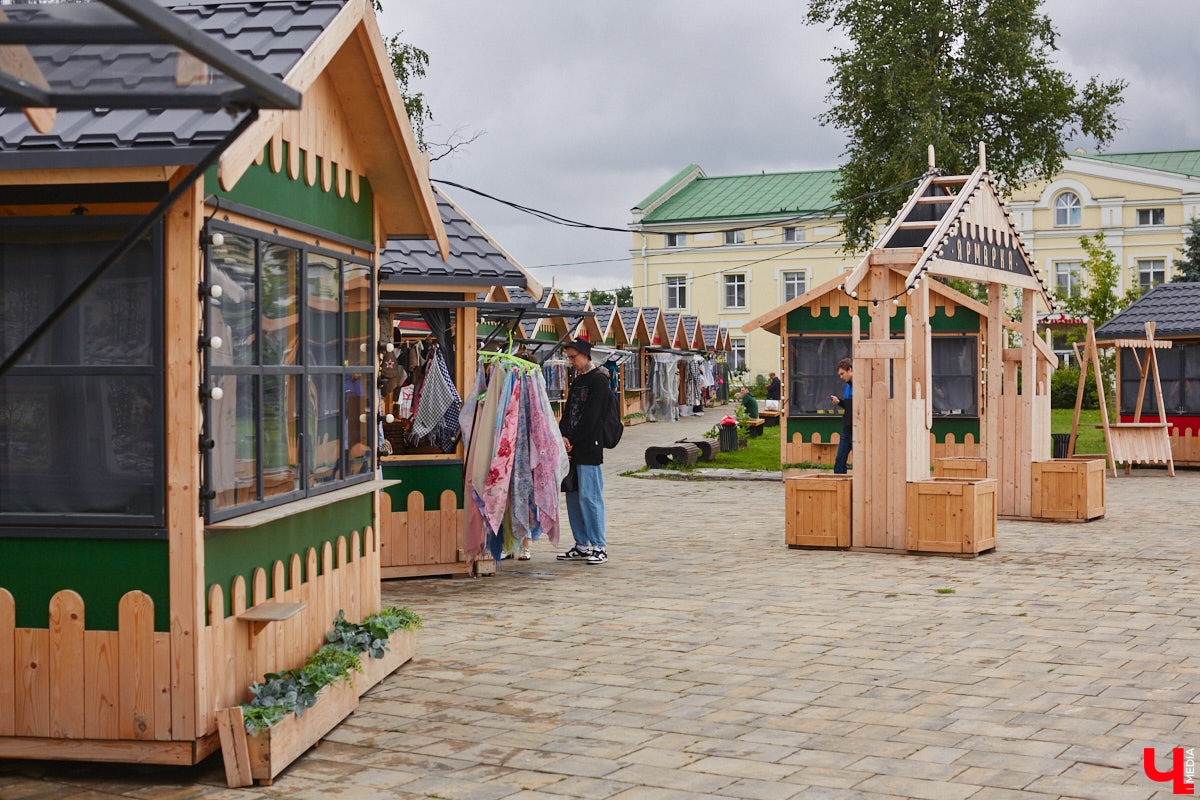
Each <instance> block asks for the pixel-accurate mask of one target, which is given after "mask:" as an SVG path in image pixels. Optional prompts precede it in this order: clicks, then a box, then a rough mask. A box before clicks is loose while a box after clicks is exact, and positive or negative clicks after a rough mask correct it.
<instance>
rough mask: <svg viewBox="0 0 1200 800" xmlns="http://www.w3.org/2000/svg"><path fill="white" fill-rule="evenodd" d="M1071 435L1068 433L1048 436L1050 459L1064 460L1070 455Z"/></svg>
mask: <svg viewBox="0 0 1200 800" xmlns="http://www.w3.org/2000/svg"><path fill="white" fill-rule="evenodd" d="M1070 447H1071V434H1069V433H1052V434H1050V457H1051V458H1066V457H1067V456H1069V455H1071V452H1070Z"/></svg>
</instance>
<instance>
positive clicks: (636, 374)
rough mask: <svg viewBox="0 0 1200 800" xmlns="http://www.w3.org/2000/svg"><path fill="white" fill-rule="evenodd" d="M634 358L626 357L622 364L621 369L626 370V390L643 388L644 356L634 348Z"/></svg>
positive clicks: (624, 379)
mask: <svg viewBox="0 0 1200 800" xmlns="http://www.w3.org/2000/svg"><path fill="white" fill-rule="evenodd" d="M632 352H633V358H627V359H625V361H624V363H622V365H621V369H622V370H624V372H625V377H624V378H623V381H624V385H625V391H632V390H634V389H641V388H642V356H641V354H640V353H639V352H638V351H637V350H633V351H632Z"/></svg>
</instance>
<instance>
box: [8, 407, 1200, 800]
mask: <svg viewBox="0 0 1200 800" xmlns="http://www.w3.org/2000/svg"><path fill="white" fill-rule="evenodd" d="M719 416H720V414H716V415H714V413H713V412H712V411H710V412H709V413H708V414H707V415H706V416H705V417H703V418H701V419H688V420H684V421H682V422H680V423H678V424H674V425H667V424H653V425H650V424H648V425H642V426H638V427H636V428H631V429H629V430H628V431H627V432H626V435H625V440H624V441H623V443H622V445H621V447H620V448H619V449H618V450H617V451H615V452H613V453H610V454H609V455H610V458H609V462H610V463H608V464H606V467H605V480H606V482H607V491H606V495H607V498H608V536H609V543H610V545H609V552H610V555H611V560H610V561H609V563H608V564H606V565H603V566H588V565H584V564H567V563H559V562H556V561H555V560H554V554H553V552H552V550H551V548H550V547H549V545H548V544H545V543H540V542H539V543H538V544H536V545H535V548H534V556H533V560H532V561H529V562H525V563H519V564H517V563H514V562H511V561H509V562H505V564H504V568H503V570H502V571H501V573H500V574H499V575H497V576H495V577H492V578H486V579H480V580H420V581H407V582H404V581H393V582H389V583H387V584H385V588H384V597H385V600H386V601H389V602H392V603H400V604H406V605H409V606H410V607H412V608H414V609H415V610H417V611H418V612H419V613H420V614H421V615H422V616H423V617H424V619H425V620H426V628H425V630H424V632H423V633H422V635H421V637H420V641H419V645H418V653H417V657H416V659H415V660H414V661H413V662H411V663H410V664H408V665H406V666H405V667H403V668H402V669H401V670H399V671H398V672H397V673H395V674H394V675H392V676H391V677H390V678H389V679H388V680H387V681H385V682H384V683H383V684H381V685H380V686H378V687H376V689H374V690H373V691H372V692H371V693H370V694H368V695H367V696H366V697H365V698H364V700H363V703H362V705H361V706H360V708H359V710H358V711H357V712H356V713H355V714H354V715H353V716H351V717H350V718H349V719H348V720H347V721H346V722H345V723H343V724H342V725H341V726H340V727H338V728H337V729H336V730H335V731H334V732H333V733H332V734H331V735H330V736H329V737H328V738H327V739H326V740H325V741H323V742H322V743H321V744H320V745H319V746H318V747H317V748H315V749H314V750H312V751H310V752H309V753H308V754H307V755H306V756H305V757H304V758H302V759H301V760H300V761H298V762H296V763H295V764H294V765H293V766H292V767H291V768H290V769H289V770H288V771H287V772H286V773H285V774H284V775H283V776H281V778H280V779H279V780H278V781H277V782H276V783H275V784H274V785H273V786H270V787H256V788H254V789H247V790H228V789H225V788H224V785H223V772H222V771H221V768H220V765H219V763H218V762H217V761H216V760H210V761H209V762H206V764H204V765H202V766H201V767H198V768H195V769H166V768H159V767H117V766H96V765H72V764H65V763H55V762H46V763H37V762H12V763H9V764H0V798H3V800H18V798H23V799H25V800H32V799H33V798H55V800H58V799H59V798H63V799H65V800H102V799H107V800H112V798H114V797H116V796H121V797H136V798H144V799H145V800H184V799H185V798H194V797H205V798H266V797H272V798H314V800H315V799H316V798H330V799H332V798H339V799H340V798H346V799H347V800H351V799H353V800H359V799H360V798H361V799H362V800H371V799H373V798H421V797H427V798H451V799H452V800H500V798H508V799H509V800H536V799H537V798H543V799H544V800H552V799H553V800H563V798H617V799H618V800H676V798H679V799H680V800H682V799H683V798H700V797H711V798H740V799H742V800H777V799H778V800H784V798H796V800H801V799H807V798H838V799H841V798H845V799H846V800H852V799H853V798H872V799H874V800H883V799H884V798H927V799H928V800H943V799H945V800H959V799H960V798H972V800H999V799H1003V800H1020V799H1021V798H1029V799H1030V800H1032V799H1033V798H1042V799H1045V798H1056V797H1070V798H1104V799H1107V798H1113V799H1114V800H1140V799H1141V798H1149V797H1155V796H1159V797H1169V796H1171V791H1170V788H1169V786H1168V785H1166V784H1156V783H1153V782H1151V781H1150V780H1149V779H1148V778H1147V777H1146V776H1145V775H1144V774H1143V771H1142V768H1141V763H1142V748H1143V747H1156V748H1159V753H1160V754H1161V756H1162V757H1160V759H1159V766H1160V768H1161V767H1165V766H1166V765H1167V759H1166V751H1167V750H1169V749H1170V748H1173V747H1192V746H1196V745H1200V705H1197V701H1198V700H1200V603H1198V602H1197V595H1198V589H1197V569H1196V568H1195V566H1194V564H1195V563H1196V560H1197V557H1198V556H1200V536H1198V535H1197V533H1198V532H1200V522H1198V521H1200V513H1198V512H1200V473H1196V472H1181V474H1180V475H1179V476H1178V477H1176V478H1174V479H1172V478H1168V477H1166V475H1165V473H1163V472H1159V471H1154V470H1143V471H1140V472H1135V474H1134V475H1133V476H1131V477H1125V476H1122V477H1120V478H1117V479H1115V480H1114V479H1110V480H1109V482H1108V517H1107V518H1106V519H1104V520H1101V521H1098V522H1093V523H1090V524H1087V525H1071V524H1058V525H1056V524H1031V523H1015V522H1001V523H1000V528H999V544H1000V547H999V551H998V552H996V553H994V554H991V555H987V556H984V557H981V558H979V559H976V560H970V561H968V560H957V559H949V558H919V557H900V556H887V555H877V554H860V553H838V552H816V551H793V550H788V549H786V548H785V547H784V545H783V495H782V491H781V489H780V487H779V485H778V484H773V483H762V482H746V483H731V482H705V483H696V482H687V481H666V480H663V481H650V480H632V479H629V478H622V477H620V476H619V473H620V472H621V471H622V470H625V469H628V468H631V467H634V466H637V464H638V462H639V461H640V458H641V451H642V449H643V448H644V447H645V446H647V445H649V444H657V443H661V442H663V441H666V440H668V439H672V438H677V437H679V436H682V435H691V434H695V433H698V432H700V431H702V430H703V429H705V428H707V427H709V426H711V425H712V424H713V423H714V422H715V421H716V419H718V418H719ZM565 546H566V544H564V545H563V547H564V548H565Z"/></svg>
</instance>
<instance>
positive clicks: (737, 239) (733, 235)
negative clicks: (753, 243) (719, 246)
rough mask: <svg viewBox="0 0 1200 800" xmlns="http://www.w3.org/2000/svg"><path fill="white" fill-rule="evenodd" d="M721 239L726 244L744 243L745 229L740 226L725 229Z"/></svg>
mask: <svg viewBox="0 0 1200 800" xmlns="http://www.w3.org/2000/svg"><path fill="white" fill-rule="evenodd" d="M721 241H722V243H724V244H727V245H735V244H745V243H746V231H745V230H744V229H742V228H735V229H734V230H731V231H725V232H724V235H723V237H722V239H721Z"/></svg>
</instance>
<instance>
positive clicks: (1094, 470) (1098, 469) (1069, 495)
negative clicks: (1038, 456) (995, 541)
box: [1032, 456, 1105, 522]
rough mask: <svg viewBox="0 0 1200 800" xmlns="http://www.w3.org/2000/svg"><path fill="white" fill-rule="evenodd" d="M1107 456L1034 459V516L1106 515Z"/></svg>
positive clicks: (1077, 517)
mask: <svg viewBox="0 0 1200 800" xmlns="http://www.w3.org/2000/svg"><path fill="white" fill-rule="evenodd" d="M1104 465H1105V461H1104V458H1103V457H1101V458H1094V457H1088V456H1084V457H1080V456H1075V457H1072V458H1054V459H1051V460H1050V461H1035V462H1033V511H1032V513H1033V517H1034V519H1052V520H1072V521H1078V522H1083V521H1086V520H1089V519H1097V518H1099V517H1103V516H1104Z"/></svg>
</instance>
